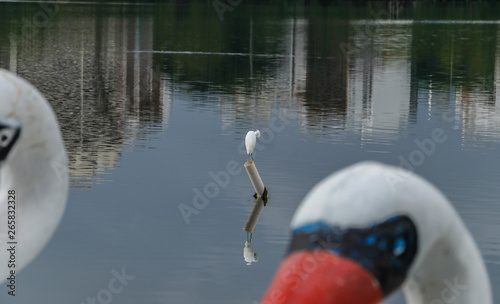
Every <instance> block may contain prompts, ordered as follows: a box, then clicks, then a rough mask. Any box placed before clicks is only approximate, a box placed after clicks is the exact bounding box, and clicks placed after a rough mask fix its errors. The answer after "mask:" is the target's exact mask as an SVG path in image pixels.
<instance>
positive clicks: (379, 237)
mask: <svg viewBox="0 0 500 304" xmlns="http://www.w3.org/2000/svg"><path fill="white" fill-rule="evenodd" d="M317 249H325V250H328V251H330V252H332V253H333V254H337V255H339V256H342V257H345V258H349V259H351V260H353V261H355V262H357V263H358V264H359V265H361V266H362V267H363V268H365V269H366V270H368V271H369V272H370V273H371V274H372V275H373V276H374V277H376V278H377V280H378V281H379V284H380V287H381V290H382V292H383V293H384V295H388V294H390V293H391V292H393V291H394V290H396V289H397V288H398V287H399V286H400V285H401V284H402V283H403V281H404V279H405V277H406V274H407V272H408V270H409V268H410V266H411V264H412V262H413V260H414V259H415V256H416V254H417V249H418V237H417V229H416V227H415V224H414V223H413V221H412V220H411V219H410V218H409V217H408V216H406V215H397V216H394V217H391V218H389V219H387V220H385V221H382V222H380V223H375V224H372V225H370V226H369V227H366V228H340V227H335V226H333V227H331V226H329V225H327V224H325V223H322V222H318V223H314V224H309V225H305V226H303V227H299V228H297V229H295V230H294V232H293V237H292V243H291V245H290V249H289V253H292V252H295V251H298V250H317Z"/></svg>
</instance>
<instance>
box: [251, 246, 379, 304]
mask: <svg viewBox="0 0 500 304" xmlns="http://www.w3.org/2000/svg"><path fill="white" fill-rule="evenodd" d="M382 299H383V294H382V291H381V290H380V288H379V284H378V282H377V280H376V279H375V277H374V276H373V275H372V274H370V273H369V272H368V271H366V270H365V269H364V268H363V267H361V266H360V265H358V264H357V263H356V262H354V261H352V260H350V259H347V258H344V257H341V256H338V255H336V254H334V253H331V252H328V251H326V250H313V251H306V250H301V251H298V252H294V253H292V254H290V255H288V256H287V257H286V258H285V260H284V261H283V262H282V263H281V265H280V267H279V269H278V271H277V272H276V274H275V275H274V278H273V281H272V282H271V285H270V286H269V288H268V289H267V292H266V293H265V294H264V298H263V299H262V301H261V302H260V303H261V304H292V303H297V304H298V303H300V304H304V303H315V304H327V303H328V304H376V303H380V302H381V301H382Z"/></svg>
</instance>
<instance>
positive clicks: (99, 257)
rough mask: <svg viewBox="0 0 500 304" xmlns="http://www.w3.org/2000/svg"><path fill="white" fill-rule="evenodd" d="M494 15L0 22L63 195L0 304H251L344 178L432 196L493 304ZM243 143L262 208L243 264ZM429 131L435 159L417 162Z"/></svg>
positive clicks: (143, 11)
mask: <svg viewBox="0 0 500 304" xmlns="http://www.w3.org/2000/svg"><path fill="white" fill-rule="evenodd" d="M499 11H500V5H498V4H489V5H485V4H472V5H454V4H449V5H448V4H447V5H435V6H428V5H423V4H421V3H412V4H408V5H407V6H387V5H386V4H385V3H370V4H366V5H360V4H358V5H356V6H348V5H346V4H338V3H337V4H331V5H323V4H320V3H317V4H310V5H308V6H302V5H293V4H290V3H288V4H287V3H282V4H278V5H265V4H259V5H250V4H246V3H243V4H241V5H238V6H236V7H234V8H232V10H228V11H225V12H221V11H219V13H218V12H217V10H216V9H215V8H214V6H213V5H212V3H210V2H206V4H205V3H203V4H200V3H196V2H193V3H184V4H163V5H158V4H155V5H150V4H147V5H146V4H142V5H123V4H109V3H108V4H101V5H97V4H67V3H62V2H54V3H51V4H38V3H0V33H1V34H0V67H2V68H7V69H10V70H12V71H14V72H16V73H18V74H20V75H21V76H23V77H24V78H26V79H28V80H29V81H31V82H32V83H33V84H35V85H36V86H37V87H38V88H39V89H40V90H41V91H42V93H43V94H44V95H45V96H46V97H47V99H48V100H49V101H50V103H51V104H52V105H53V107H54V109H55V111H56V113H57V116H58V118H59V121H60V124H61V127H62V131H63V135H64V140H65V142H66V145H67V150H68V154H69V158H70V170H71V181H72V183H71V187H72V188H71V190H70V195H69V201H68V205H67V209H66V213H65V215H64V218H63V221H62V223H61V225H60V226H59V228H58V230H57V232H56V234H55V235H54V237H53V239H52V241H51V242H50V243H49V245H48V246H47V247H46V249H45V250H44V251H43V252H42V254H41V255H40V256H39V257H38V258H37V259H36V260H35V261H34V262H33V263H32V264H30V266H29V267H27V268H26V269H25V270H23V271H22V272H21V273H20V275H19V279H18V283H17V289H18V290H17V292H18V296H16V298H15V299H12V298H11V297H9V296H8V295H7V289H6V288H4V287H2V288H1V289H0V302H2V303H14V302H16V301H17V303H40V304H42V303H91V302H89V301H90V300H89V299H91V298H96V303H100V302H101V303H108V302H107V301H112V302H113V303H214V304H215V303H247V304H254V303H257V301H258V300H259V299H260V297H261V296H262V294H263V292H264V291H265V289H266V286H267V284H268V283H269V280H270V279H271V277H272V274H273V273H274V271H275V269H276V267H277V265H278V263H279V261H280V260H281V258H282V257H283V254H284V253H285V251H286V246H287V242H288V238H289V222H290V219H291V217H292V215H293V213H294V210H295V209H296V207H297V206H298V204H299V203H300V202H301V200H302V198H303V197H304V195H305V194H306V193H307V192H308V190H309V189H310V188H311V187H312V186H313V185H314V184H316V183H317V182H318V181H319V180H321V179H322V178H323V177H325V176H327V175H328V174H329V173H331V172H333V171H335V170H337V169H340V168H342V167H345V166H347V165H350V164H352V163H355V162H358V161H361V160H377V161H382V162H385V163H389V164H393V165H401V164H403V165H405V164H406V165H405V166H408V164H410V166H411V168H410V169H411V170H414V171H415V172H417V173H418V174H420V175H422V176H424V177H425V178H427V179H429V180H430V181H431V182H432V183H434V184H435V185H437V186H438V187H439V188H440V189H441V190H442V191H443V192H444V193H445V194H446V195H447V196H448V197H449V198H450V199H451V200H452V201H453V204H454V205H455V207H456V208H457V210H458V212H459V214H460V215H461V216H462V218H463V219H464V221H465V224H466V225H467V227H468V228H469V229H470V230H471V232H472V234H473V236H474V237H475V239H476V241H477V243H478V245H479V247H480V250H481V252H482V254H483V257H484V259H485V261H486V265H487V267H488V270H489V274H490V277H491V281H492V286H498V285H499V284H500V234H499V233H498V232H499V231H500V200H499V198H500V187H499V186H498V185H499V182H500V174H499V172H500V161H499V157H498V155H499V152H500V19H499V16H498V12H499ZM221 18H223V20H221ZM250 129H260V130H261V132H262V133H263V136H262V138H261V139H260V140H259V142H258V146H257V149H256V152H255V153H254V156H255V159H256V164H257V165H258V169H259V172H260V175H261V176H262V178H263V180H264V182H265V183H266V186H267V188H268V189H269V191H270V194H271V197H270V199H269V202H268V204H267V206H266V207H264V209H263V212H262V214H261V217H260V219H259V222H258V224H257V226H256V228H255V232H254V234H253V238H252V243H253V244H252V248H253V250H254V251H255V252H257V253H258V262H254V263H251V265H247V263H246V262H245V260H244V258H243V248H244V246H245V240H246V237H247V236H246V233H245V232H244V231H243V230H242V227H243V226H244V224H245V222H246V220H247V217H248V215H249V213H250V211H251V210H252V207H253V202H254V199H253V197H252V194H253V189H252V186H251V184H250V181H249V180H248V177H247V175H246V173H245V171H244V170H243V164H244V162H245V161H246V156H245V152H244V148H243V146H242V142H243V140H244V136H245V134H246V132H247V131H248V130H250ZM436 129H442V130H443V132H444V134H445V135H446V138H447V140H446V141H445V142H444V143H435V145H434V148H432V149H430V148H429V149H430V150H425V148H422V147H419V146H418V145H417V144H416V141H417V142H422V141H424V140H426V139H431V138H432V132H433V131H434V130H436ZM181 211H183V212H184V214H183V213H182V212H181ZM122 271H123V272H125V273H126V275H128V276H130V277H126V278H128V280H127V279H124V281H123V282H124V283H123V282H122V283H123V285H120V284H119V283H116V282H117V281H113V284H115V285H113V286H111V287H110V282H111V280H113V278H114V277H116V272H122ZM132 277H133V278H132ZM112 287H114V288H112ZM118 287H123V288H118ZM493 292H494V297H495V299H497V302H498V299H500V290H498V289H495V288H494V291H493ZM401 301H402V296H401V294H398V295H396V296H395V297H393V298H392V299H391V300H389V301H388V302H387V303H400V302H401Z"/></svg>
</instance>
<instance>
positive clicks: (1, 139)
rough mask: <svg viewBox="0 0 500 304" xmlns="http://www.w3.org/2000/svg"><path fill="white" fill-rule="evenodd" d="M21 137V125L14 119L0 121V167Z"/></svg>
mask: <svg viewBox="0 0 500 304" xmlns="http://www.w3.org/2000/svg"><path fill="white" fill-rule="evenodd" d="M19 135H21V125H20V124H19V122H18V121H17V120H16V119H14V118H6V119H0V165H2V164H3V163H4V162H5V160H6V159H7V156H8V155H9V153H10V151H11V150H12V148H13V147H14V145H15V144H16V142H17V140H18V139H19Z"/></svg>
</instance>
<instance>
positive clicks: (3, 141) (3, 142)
mask: <svg viewBox="0 0 500 304" xmlns="http://www.w3.org/2000/svg"><path fill="white" fill-rule="evenodd" d="M15 132H16V130H14V129H11V128H5V129H1V130H0V147H2V148H5V147H7V146H8V145H9V143H10V142H11V140H12V137H14V134H15Z"/></svg>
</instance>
